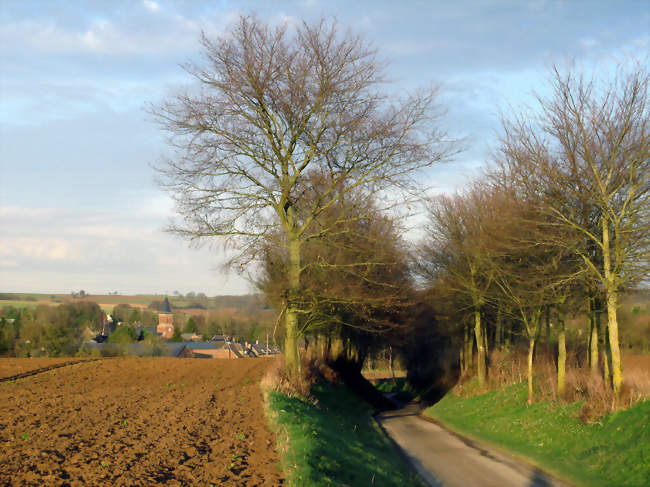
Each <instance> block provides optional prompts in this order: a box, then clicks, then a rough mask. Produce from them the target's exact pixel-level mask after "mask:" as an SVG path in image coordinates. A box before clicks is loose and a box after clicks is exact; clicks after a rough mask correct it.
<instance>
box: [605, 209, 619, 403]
mask: <svg viewBox="0 0 650 487" xmlns="http://www.w3.org/2000/svg"><path fill="white" fill-rule="evenodd" d="M609 246H610V243H609V226H608V224H607V221H606V220H605V219H603V267H604V271H605V293H606V298H607V331H608V338H609V351H610V357H611V360H612V363H611V373H612V386H613V388H614V396H615V398H616V400H617V401H618V400H619V399H620V394H621V386H622V385H623V370H622V369H621V350H620V348H619V344H618V320H617V316H616V311H617V307H618V293H617V289H616V279H615V276H614V275H613V273H612V268H611V264H612V261H611V254H610V247H609Z"/></svg>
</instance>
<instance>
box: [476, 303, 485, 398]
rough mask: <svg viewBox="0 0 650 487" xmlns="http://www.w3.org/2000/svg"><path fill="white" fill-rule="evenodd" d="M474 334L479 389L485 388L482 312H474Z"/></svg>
mask: <svg viewBox="0 0 650 487" xmlns="http://www.w3.org/2000/svg"><path fill="white" fill-rule="evenodd" d="M474 334H475V336H476V350H477V356H476V362H477V363H476V365H477V366H476V370H477V375H478V385H479V387H481V388H482V387H484V386H485V376H486V374H485V342H484V340H483V327H482V326H481V312H480V311H479V310H475V311H474Z"/></svg>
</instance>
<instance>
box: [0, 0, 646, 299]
mask: <svg viewBox="0 0 650 487" xmlns="http://www.w3.org/2000/svg"><path fill="white" fill-rule="evenodd" d="M649 5H650V4H649V3H648V2H646V1H605V0H603V1H598V0H590V1H587V0H585V1H580V0H575V1H542V0H526V1H517V0H513V1H510V0H489V1H488V0H486V1H463V0H459V1H457V2H450V1H447V0H430V1H417V0H403V1H399V2H395V1H383V0H367V1H354V2H350V1H345V0H343V1H338V0H324V1H321V0H304V1H288V0H286V1H273V2H269V1H263V0H260V1H258V2H255V1H225V0H222V1H200V0H187V1H181V0H178V1H172V0H169V1H168V0H156V1H154V0H128V1H119V0H106V1H99V0H98V1H92V0H88V1H83V2H82V1H70V0H63V1H57V0H49V1H48V0H43V1H29V0H0V292H46V293H66V292H71V291H75V290H77V291H78V290H80V289H84V290H85V291H87V292H89V293H91V294H105V293H108V292H115V291H117V292H119V293H121V294H136V293H162V294H171V293H173V292H174V291H179V292H182V293H187V292H189V291H195V292H205V293H206V294H208V295H223V294H244V293H248V292H253V291H254V287H253V285H252V284H251V278H250V276H249V277H242V276H239V275H237V274H232V273H231V274H227V273H224V271H223V270H222V269H221V264H222V263H223V261H224V259H225V258H226V254H225V252H224V250H223V249H221V248H220V247H219V245H218V242H213V243H214V244H215V245H205V246H203V247H201V248H191V247H190V246H189V245H188V242H187V241H184V240H181V239H179V238H178V237H174V236H172V235H170V234H167V233H165V232H164V231H163V230H164V227H165V225H166V224H167V223H168V222H169V220H170V218H172V217H173V216H174V213H173V204H172V202H171V200H170V198H169V197H168V195H167V194H166V193H165V192H164V191H163V190H162V189H161V188H160V187H159V186H158V185H157V184H156V182H155V174H154V170H153V169H152V167H153V166H154V165H155V164H156V162H157V161H158V160H159V159H160V157H162V156H164V155H165V154H166V153H167V152H168V150H169V149H168V147H167V145H166V142H165V134H164V133H162V132H161V131H160V130H159V128H158V127H157V126H156V125H155V123H153V121H152V119H151V116H150V115H148V113H147V111H146V107H147V106H148V104H151V103H154V104H155V103H158V102H160V101H162V100H164V99H165V97H166V96H169V95H170V93H173V91H174V90H175V89H178V87H180V86H183V85H185V84H187V83H189V82H190V80H189V78H188V76H187V74H186V73H185V72H184V71H183V70H182V69H181V67H180V64H182V63H184V62H187V61H190V60H198V59H199V57H200V54H201V47H200V44H199V36H200V33H201V32H202V31H203V32H205V34H206V35H207V36H208V37H216V36H218V35H219V34H220V33H222V32H224V30H225V29H226V28H227V27H228V25H229V24H230V23H231V22H233V21H235V20H237V19H238V18H239V16H240V15H242V14H243V15H246V14H255V15H256V16H257V17H258V18H259V19H261V20H263V21H266V22H268V23H271V24H279V23H283V22H288V23H289V24H292V23H296V22H300V21H302V20H305V21H307V22H313V21H317V20H319V19H321V18H327V19H331V18H334V17H335V18H336V19H337V21H338V23H339V25H340V26H341V27H342V28H343V30H345V29H349V30H350V31H352V32H355V33H358V34H361V35H362V36H363V37H364V38H365V39H366V40H367V41H369V42H370V43H372V44H373V45H374V46H375V47H376V49H377V51H378V53H379V55H380V57H382V58H383V59H385V60H387V61H388V67H387V70H386V74H387V77H388V79H389V80H390V81H391V83H392V84H391V85H390V88H389V89H390V90H394V91H395V93H398V92H401V91H404V90H412V89H417V88H418V87H421V86H424V87H426V86H430V85H431V84H432V83H433V84H440V85H441V86H442V91H441V95H440V102H441V103H442V105H443V107H445V108H446V114H445V116H444V117H443V119H442V121H441V124H442V126H443V127H444V128H445V129H446V130H447V131H448V133H449V134H450V136H452V137H458V138H464V139H465V147H466V150H465V151H464V152H463V153H462V154H460V155H458V156H457V157H456V158H455V159H454V160H453V161H451V162H449V163H446V164H445V165H443V166H438V167H434V168H432V169H431V170H430V172H429V173H428V174H427V176H426V179H427V180H426V183H427V184H429V185H430V186H431V187H432V191H434V192H450V191H454V190H456V189H462V187H463V185H464V184H466V183H467V182H468V181H469V180H470V179H472V178H475V177H477V175H478V174H479V173H480V170H481V168H482V167H484V165H485V164H486V163H487V162H488V161H489V160H490V153H491V151H492V150H493V149H494V147H495V143H496V139H497V137H498V133H499V127H500V121H499V120H500V114H503V113H506V114H507V113H509V112H511V111H512V110H513V109H514V110H517V109H518V107H521V106H524V105H530V104H532V102H533V93H534V92H539V93H544V90H545V89H546V88H545V85H546V79H547V76H548V73H549V69H550V68H551V67H552V66H553V65H554V64H556V65H558V66H560V67H563V66H567V65H568V63H570V62H575V63H576V64H577V65H578V66H579V67H580V68H581V69H585V70H587V71H590V72H592V73H594V74H596V75H598V74H599V73H606V72H609V71H611V70H612V67H613V66H615V65H616V63H618V62H621V61H626V60H630V59H632V60H640V61H641V62H643V63H646V64H647V62H648V55H649V50H650V7H649ZM253 277H254V276H253Z"/></svg>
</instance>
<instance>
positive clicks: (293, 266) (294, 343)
mask: <svg viewBox="0 0 650 487" xmlns="http://www.w3.org/2000/svg"><path fill="white" fill-rule="evenodd" d="M300 243H301V242H300V240H299V239H297V238H296V239H292V240H290V241H289V272H288V275H289V286H290V289H289V299H288V304H287V311H286V316H285V320H286V321H285V323H286V337H285V340H284V356H285V362H286V366H287V370H288V371H289V374H290V375H294V376H297V375H298V374H299V373H300V356H299V354H298V312H299V310H298V309H297V308H296V299H295V298H296V295H297V294H298V293H299V292H300Z"/></svg>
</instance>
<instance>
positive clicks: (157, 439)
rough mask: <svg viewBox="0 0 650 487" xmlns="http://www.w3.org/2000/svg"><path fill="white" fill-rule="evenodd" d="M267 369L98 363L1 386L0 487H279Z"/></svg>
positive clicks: (259, 362)
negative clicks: (266, 402) (265, 387)
mask: <svg viewBox="0 0 650 487" xmlns="http://www.w3.org/2000/svg"><path fill="white" fill-rule="evenodd" d="M271 360H272V359H240V360H209V359H175V358H174V359H168V358H117V359H103V360H99V361H94V362H85V363H80V364H76V365H71V366H66V367H62V368H58V369H54V370H51V371H48V372H44V373H40V374H37V375H34V376H30V377H27V378H24V379H19V380H16V381H13V382H4V383H0V404H1V405H2V413H1V414H0V485H12V486H13V485H16V486H18V485H21V486H22V485H35V486H36V485H38V486H43V485H47V486H55V485H58V486H64V485H69V486H85V485H111V486H136V485H157V484H165V485H189V486H194V485H204V486H210V485H211V484H214V485H228V486H235V485H236V486H240V485H241V486H252V485H268V486H275V485H281V484H282V478H281V474H280V471H279V469H278V467H277V465H278V456H277V454H276V452H275V437H274V435H273V434H272V433H271V432H270V431H269V430H268V429H267V426H266V419H265V417H264V411H263V404H262V395H261V391H260V388H259V385H258V383H259V380H260V378H261V377H262V375H263V374H264V372H265V370H266V368H267V367H268V366H269V365H270V363H271ZM0 361H1V359H0ZM46 365H47V364H41V363H39V367H42V366H46ZM0 369H2V366H0ZM16 372H19V371H18V370H17V371H16ZM5 373H7V372H5ZM7 375H11V374H8V373H7Z"/></svg>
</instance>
